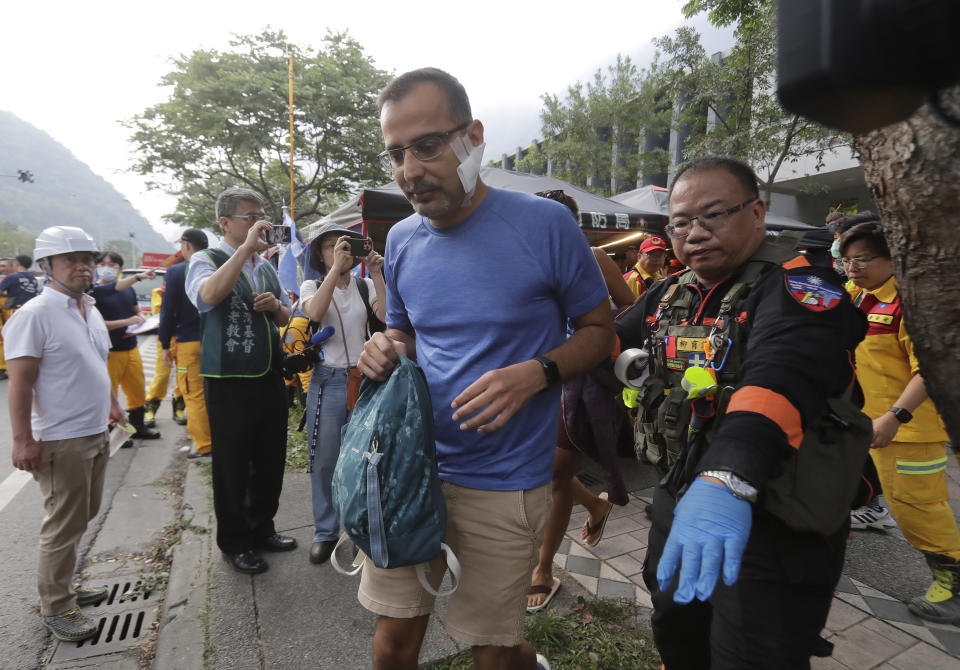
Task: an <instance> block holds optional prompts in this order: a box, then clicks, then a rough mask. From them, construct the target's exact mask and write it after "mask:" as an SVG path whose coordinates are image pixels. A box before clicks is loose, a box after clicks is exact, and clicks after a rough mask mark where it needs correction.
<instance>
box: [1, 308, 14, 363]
mask: <svg viewBox="0 0 960 670" xmlns="http://www.w3.org/2000/svg"><path fill="white" fill-rule="evenodd" d="M11 316H13V310H12V309H0V328H3V324H5V323H6V322H7V321H9V320H10V317H11ZM6 369H7V359H6V358H4V357H3V337H0V370H6Z"/></svg>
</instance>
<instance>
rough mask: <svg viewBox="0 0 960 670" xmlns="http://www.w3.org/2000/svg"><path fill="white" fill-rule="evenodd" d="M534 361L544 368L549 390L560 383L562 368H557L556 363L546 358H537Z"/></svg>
mask: <svg viewBox="0 0 960 670" xmlns="http://www.w3.org/2000/svg"><path fill="white" fill-rule="evenodd" d="M533 360H535V361H537V362H538V363H540V365H542V366H543V374H544V376H545V377H546V378H547V388H549V387H551V386H555V385H557V384H559V383H560V368H558V367H557V362H556V361H552V360H550V359H549V358H547V357H546V356H536V357H534V359H533Z"/></svg>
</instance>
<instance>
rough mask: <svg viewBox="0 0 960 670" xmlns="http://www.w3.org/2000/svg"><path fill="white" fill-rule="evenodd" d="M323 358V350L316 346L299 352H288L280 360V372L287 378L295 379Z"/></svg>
mask: <svg viewBox="0 0 960 670" xmlns="http://www.w3.org/2000/svg"><path fill="white" fill-rule="evenodd" d="M322 360H323V352H322V351H320V349H319V348H317V347H315V346H310V347H307V348H306V349H304V350H303V351H301V352H300V353H297V354H287V355H286V356H284V357H283V360H281V361H280V373H281V374H282V375H283V376H284V377H286V378H287V379H293V378H294V377H295V376H297V375H298V374H300V373H301V372H306V371H307V370H311V369H313V366H314V365H316V364H317V363H319V362H320V361H322Z"/></svg>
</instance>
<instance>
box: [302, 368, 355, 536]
mask: <svg viewBox="0 0 960 670" xmlns="http://www.w3.org/2000/svg"><path fill="white" fill-rule="evenodd" d="M318 404H319V407H318ZM348 418H349V412H347V370H346V369H345V368H331V367H327V366H326V365H318V366H316V367H314V368H313V374H312V375H311V377H310V388H309V390H308V391H307V440H308V442H309V449H310V452H311V453H312V457H311V459H310V488H311V490H312V491H313V541H314V542H324V541H326V540H336V539H337V538H338V537H339V536H340V519H339V518H338V517H337V511H336V510H335V509H334V507H333V491H332V484H333V470H334V468H335V467H336V465H337V457H338V456H339V455H340V429H341V428H343V425H344V424H345V423H346V422H347V419H348ZM318 422H319V423H318ZM314 434H316V441H314Z"/></svg>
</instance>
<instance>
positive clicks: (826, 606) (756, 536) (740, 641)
mask: <svg viewBox="0 0 960 670" xmlns="http://www.w3.org/2000/svg"><path fill="white" fill-rule="evenodd" d="M674 506H675V503H674V501H673V499H672V498H671V497H670V494H669V493H667V492H666V491H665V490H663V489H662V488H660V487H657V489H656V490H655V492H654V497H653V525H652V527H651V529H650V534H649V545H648V547H647V557H646V560H645V562H644V566H643V579H644V582H645V583H646V585H647V588H648V589H649V590H650V593H651V597H652V600H653V607H654V611H653V617H652V626H653V636H654V641H655V643H656V645H657V650H658V651H659V652H660V657H661V659H662V661H663V663H664V665H665V666H666V670H707V669H711V670H747V669H748V668H769V669H770V670H793V669H795V668H803V669H805V670H806V669H808V668H809V667H810V656H811V655H812V654H813V653H814V650H815V649H816V648H817V646H818V643H820V644H822V643H821V642H820V631H821V630H822V629H823V626H824V624H825V623H826V621H827V614H828V613H829V612H830V603H831V602H832V600H833V588H834V587H835V586H836V584H837V580H838V579H839V578H840V574H841V571H842V570H843V555H844V550H845V548H846V545H845V542H846V536H847V532H848V523H845V524H844V526H843V528H841V529H840V531H838V532H837V533H834V534H833V535H831V536H830V537H823V536H821V535H814V534H801V533H795V532H793V531H791V530H790V529H789V528H788V527H787V526H786V525H785V524H784V523H783V522H781V521H780V520H779V519H777V518H775V517H773V516H771V515H770V514H768V513H766V512H764V511H763V510H758V509H756V507H755V508H754V514H753V527H752V530H751V533H750V540H749V541H748V543H747V548H746V551H744V555H743V563H742V565H741V567H740V576H739V578H738V579H737V581H736V582H734V584H733V586H726V585H725V584H724V583H723V577H722V576H721V577H720V579H718V580H717V587H716V589H715V590H714V592H713V595H712V596H711V597H710V599H709V600H708V601H707V602H702V601H700V600H693V601H692V602H691V603H689V604H687V605H681V604H679V603H676V602H674V600H673V594H674V591H675V590H676V577H674V582H673V584H672V585H671V586H670V588H669V590H667V591H660V590H659V588H658V587H657V580H656V575H657V564H658V563H659V561H660V556H661V555H662V553H663V547H664V544H665V543H666V541H667V535H668V534H669V532H670V524H671V523H672V521H673V510H674Z"/></svg>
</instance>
